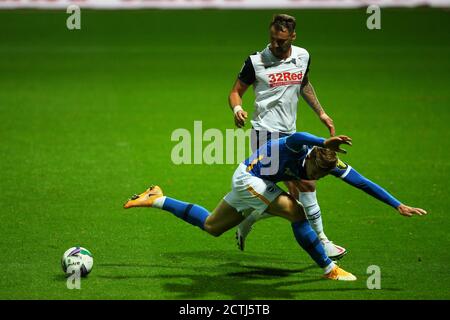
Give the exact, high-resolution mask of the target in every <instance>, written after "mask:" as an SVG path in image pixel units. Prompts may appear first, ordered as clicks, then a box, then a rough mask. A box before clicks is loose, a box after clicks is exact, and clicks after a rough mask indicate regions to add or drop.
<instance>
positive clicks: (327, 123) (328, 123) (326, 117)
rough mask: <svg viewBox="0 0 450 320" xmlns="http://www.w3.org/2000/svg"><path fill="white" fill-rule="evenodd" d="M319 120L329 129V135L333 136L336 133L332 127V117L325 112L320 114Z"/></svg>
mask: <svg viewBox="0 0 450 320" xmlns="http://www.w3.org/2000/svg"><path fill="white" fill-rule="evenodd" d="M320 121H322V122H323V124H324V125H325V126H326V127H327V128H328V130H330V136H332V137H334V135H335V134H336V129H335V128H334V122H333V119H331V118H330V116H329V115H327V114H326V113H325V112H324V113H322V114H321V115H320Z"/></svg>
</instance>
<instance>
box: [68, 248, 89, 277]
mask: <svg viewBox="0 0 450 320" xmlns="http://www.w3.org/2000/svg"><path fill="white" fill-rule="evenodd" d="M93 265H94V257H93V256H92V253H91V252H90V251H89V250H88V249H86V248H83V247H73V248H70V249H68V250H67V251H66V252H64V254H63V256H62V258H61V266H62V269H63V271H64V273H65V274H66V275H70V274H72V273H73V272H74V271H78V270H79V272H80V275H81V276H82V277H85V276H87V275H88V274H89V273H90V272H91V270H92V267H93Z"/></svg>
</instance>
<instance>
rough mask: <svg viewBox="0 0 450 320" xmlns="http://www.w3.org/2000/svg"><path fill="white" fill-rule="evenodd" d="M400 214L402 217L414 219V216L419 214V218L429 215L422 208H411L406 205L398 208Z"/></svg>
mask: <svg viewBox="0 0 450 320" xmlns="http://www.w3.org/2000/svg"><path fill="white" fill-rule="evenodd" d="M397 210H398V212H400V214H401V215H402V216H405V217H412V216H413V215H415V214H417V215H419V216H422V215H425V214H427V212H426V211H425V210H423V209H420V208H413V207H410V206H406V205H404V204H401V205H399V206H398V207H397Z"/></svg>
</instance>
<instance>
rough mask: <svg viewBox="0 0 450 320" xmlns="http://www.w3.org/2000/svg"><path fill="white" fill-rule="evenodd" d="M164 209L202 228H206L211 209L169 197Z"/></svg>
mask: <svg viewBox="0 0 450 320" xmlns="http://www.w3.org/2000/svg"><path fill="white" fill-rule="evenodd" d="M162 209H163V210H166V211H169V212H171V213H173V214H174V215H175V216H177V217H178V218H180V219H183V220H184V221H186V222H188V223H190V224H192V225H193V226H197V227H199V228H201V229H204V225H205V220H206V218H208V216H209V211H208V210H206V209H205V208H203V207H200V206H198V205H196V204H190V203H186V202H183V201H178V200H175V199H172V198H169V197H166V199H165V201H164V205H163V207H162Z"/></svg>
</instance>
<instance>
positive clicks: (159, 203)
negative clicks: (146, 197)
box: [152, 196, 166, 209]
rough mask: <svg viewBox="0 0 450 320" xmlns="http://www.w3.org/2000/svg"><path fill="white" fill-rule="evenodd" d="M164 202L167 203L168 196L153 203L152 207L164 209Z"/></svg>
mask: <svg viewBox="0 0 450 320" xmlns="http://www.w3.org/2000/svg"><path fill="white" fill-rule="evenodd" d="M164 201H166V196H164V197H159V198H157V199H155V201H153V204H152V207H153V208H158V209H162V207H163V205H164Z"/></svg>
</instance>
